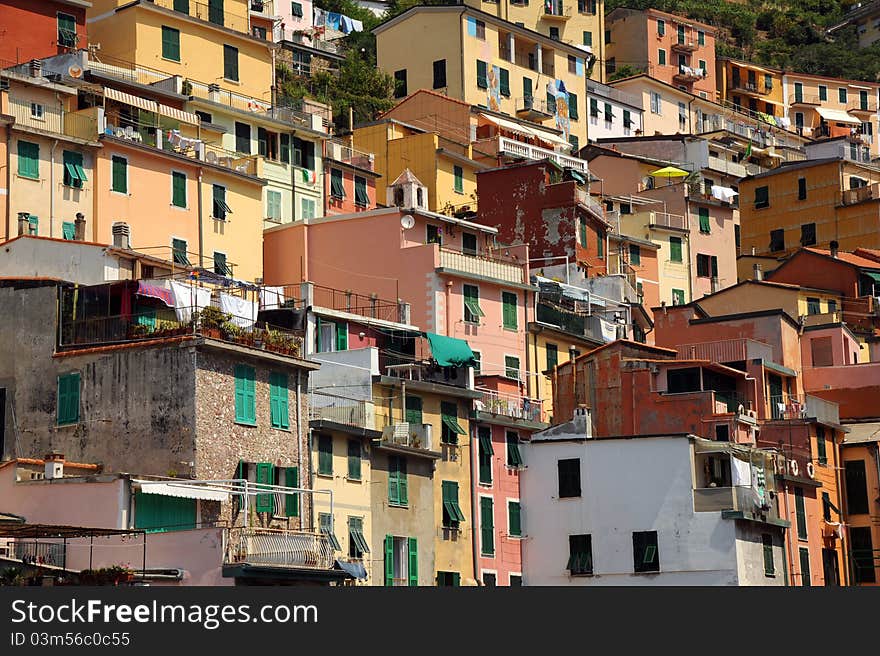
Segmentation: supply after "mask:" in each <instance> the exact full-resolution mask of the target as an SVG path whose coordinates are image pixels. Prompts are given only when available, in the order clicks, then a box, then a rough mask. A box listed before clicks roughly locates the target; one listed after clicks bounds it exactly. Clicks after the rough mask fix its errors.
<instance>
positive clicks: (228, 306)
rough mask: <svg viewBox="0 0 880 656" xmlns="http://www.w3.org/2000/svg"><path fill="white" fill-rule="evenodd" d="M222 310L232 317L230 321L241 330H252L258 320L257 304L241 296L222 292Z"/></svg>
mask: <svg viewBox="0 0 880 656" xmlns="http://www.w3.org/2000/svg"><path fill="white" fill-rule="evenodd" d="M220 310H221V311H222V312H225V313H226V314H229V315H232V318H231V319H230V321H232V323H234V324H235V325H236V326H238V327H239V328H251V327H253V325H254V322H255V321H256V320H257V311H258V307H257V303H256V302H255V301H249V300H247V299H244V298H241V297H240V296H232V295H231V294H224V293H223V292H221V293H220Z"/></svg>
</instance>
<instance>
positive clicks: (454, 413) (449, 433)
mask: <svg viewBox="0 0 880 656" xmlns="http://www.w3.org/2000/svg"><path fill="white" fill-rule="evenodd" d="M440 420H441V422H442V423H443V426H442V427H441V429H440V441H441V442H443V443H444V444H458V436H459V435H467V432H466V431H465V430H464V429H463V428H462V427H461V425H460V424H459V423H458V404H457V403H454V402H449V401H442V402H441V403H440Z"/></svg>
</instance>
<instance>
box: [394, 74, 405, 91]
mask: <svg viewBox="0 0 880 656" xmlns="http://www.w3.org/2000/svg"><path fill="white" fill-rule="evenodd" d="M404 96H406V69H405V68H403V69H401V70H399V71H394V97H395V98H403V97H404Z"/></svg>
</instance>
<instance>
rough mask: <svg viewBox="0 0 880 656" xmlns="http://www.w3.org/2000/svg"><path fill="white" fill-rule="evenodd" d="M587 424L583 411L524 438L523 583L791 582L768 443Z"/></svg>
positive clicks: (783, 524) (522, 497)
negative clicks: (596, 430)
mask: <svg viewBox="0 0 880 656" xmlns="http://www.w3.org/2000/svg"><path fill="white" fill-rule="evenodd" d="M587 425H588V422H587V421H586V418H585V416H584V415H580V416H578V417H576V418H575V420H574V421H572V422H569V423H567V424H562V425H560V426H554V427H552V428H549V429H547V430H546V431H543V432H541V433H536V434H535V435H534V436H533V438H532V440H531V442H530V443H528V444H526V445H525V446H524V461H525V465H526V469H525V470H524V472H523V475H522V477H521V492H520V494H521V499H522V507H523V522H524V532H525V539H524V540H523V543H522V551H523V553H522V558H523V577H524V584H525V585H554V586H560V585H561V586H573V585H679V586H680V585H786V584H787V578H788V576H787V572H786V569H785V568H786V566H785V556H784V552H783V545H784V538H785V529H786V527H787V526H788V524H789V523H788V522H786V521H784V520H780V519H779V513H778V510H777V507H776V506H777V497H776V492H775V490H774V489H773V488H774V482H773V475H772V461H770V459H769V458H770V455H769V454H768V453H767V452H766V451H760V450H758V449H752V448H749V447H743V446H741V445H736V444H731V443H728V442H714V441H710V440H705V439H702V438H699V437H696V436H694V435H687V434H679V435H657V436H621V437H607V438H592V437H589V436H587V434H586V426H587ZM750 461H751V463H750ZM765 463H766V466H768V467H770V468H769V469H765ZM764 472H767V473H766V474H765V473H764ZM762 499H763V501H762Z"/></svg>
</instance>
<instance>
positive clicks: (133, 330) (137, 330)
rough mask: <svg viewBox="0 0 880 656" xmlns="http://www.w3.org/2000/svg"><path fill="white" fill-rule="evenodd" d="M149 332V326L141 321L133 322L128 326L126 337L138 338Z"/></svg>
mask: <svg viewBox="0 0 880 656" xmlns="http://www.w3.org/2000/svg"><path fill="white" fill-rule="evenodd" d="M149 334H150V327H149V326H147V325H145V324H142V323H133V324H130V325H129V326H128V338H129V339H140V338H141V337H146V336H147V335H149Z"/></svg>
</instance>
